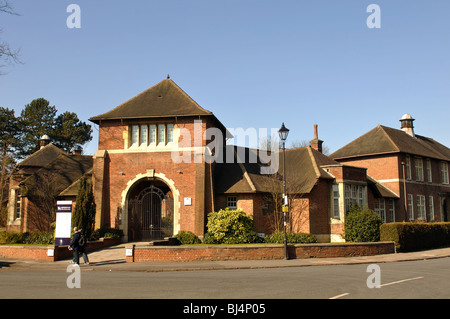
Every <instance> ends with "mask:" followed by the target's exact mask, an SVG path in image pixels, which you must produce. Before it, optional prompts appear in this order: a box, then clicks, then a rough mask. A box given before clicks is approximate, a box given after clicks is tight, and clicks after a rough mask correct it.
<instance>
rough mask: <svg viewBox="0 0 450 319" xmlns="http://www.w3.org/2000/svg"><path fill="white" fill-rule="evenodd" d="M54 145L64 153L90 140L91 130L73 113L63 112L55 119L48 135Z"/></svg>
mask: <svg viewBox="0 0 450 319" xmlns="http://www.w3.org/2000/svg"><path fill="white" fill-rule="evenodd" d="M50 137H51V138H52V139H53V140H54V144H55V145H56V146H58V147H60V148H61V149H63V150H65V151H66V152H70V151H71V150H72V149H73V148H75V147H76V146H81V145H83V144H84V143H86V142H89V141H91V140H92V128H91V126H90V125H89V124H86V123H85V122H82V121H80V120H79V119H78V116H77V115H76V114H75V113H73V112H64V113H63V114H60V115H59V116H58V117H57V118H56V119H55V126H54V130H53V131H52V132H51V133H50Z"/></svg>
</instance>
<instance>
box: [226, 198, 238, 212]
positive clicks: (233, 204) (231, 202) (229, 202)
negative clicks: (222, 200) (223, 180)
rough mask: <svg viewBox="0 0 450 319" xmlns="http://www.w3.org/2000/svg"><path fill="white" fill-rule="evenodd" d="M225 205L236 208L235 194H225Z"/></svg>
mask: <svg viewBox="0 0 450 319" xmlns="http://www.w3.org/2000/svg"><path fill="white" fill-rule="evenodd" d="M227 207H228V208H230V209H236V208H237V197H236V196H227Z"/></svg>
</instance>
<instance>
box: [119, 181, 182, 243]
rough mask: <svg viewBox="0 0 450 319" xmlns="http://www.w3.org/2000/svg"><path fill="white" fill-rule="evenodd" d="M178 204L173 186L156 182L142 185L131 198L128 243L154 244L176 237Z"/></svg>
mask: <svg viewBox="0 0 450 319" xmlns="http://www.w3.org/2000/svg"><path fill="white" fill-rule="evenodd" d="M173 222H174V200H173V194H172V191H171V189H170V187H169V186H167V185H166V184H165V183H164V182H163V181H161V180H158V179H155V178H144V179H142V180H140V181H138V182H137V183H136V184H135V185H133V187H132V188H131V189H130V191H129V196H128V240H129V241H152V240H159V239H163V238H164V237H170V236H172V235H173V228H174V227H173Z"/></svg>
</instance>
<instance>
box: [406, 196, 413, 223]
mask: <svg viewBox="0 0 450 319" xmlns="http://www.w3.org/2000/svg"><path fill="white" fill-rule="evenodd" d="M413 200H414V197H413V195H412V194H408V196H407V204H408V217H409V220H410V221H411V220H414V202H413Z"/></svg>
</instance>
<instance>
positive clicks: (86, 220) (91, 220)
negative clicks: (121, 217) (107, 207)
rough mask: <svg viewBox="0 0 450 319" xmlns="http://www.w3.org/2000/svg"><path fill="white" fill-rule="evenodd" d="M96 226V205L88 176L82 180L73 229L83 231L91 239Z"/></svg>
mask: <svg viewBox="0 0 450 319" xmlns="http://www.w3.org/2000/svg"><path fill="white" fill-rule="evenodd" d="M94 225H95V203H94V194H93V192H92V184H91V183H90V182H89V181H88V179H87V177H86V176H83V177H82V178H81V180H80V187H79V189H78V195H77V199H76V204H75V209H74V212H73V215H72V227H78V229H83V232H84V235H85V236H86V238H91V236H92V234H93V233H94Z"/></svg>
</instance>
